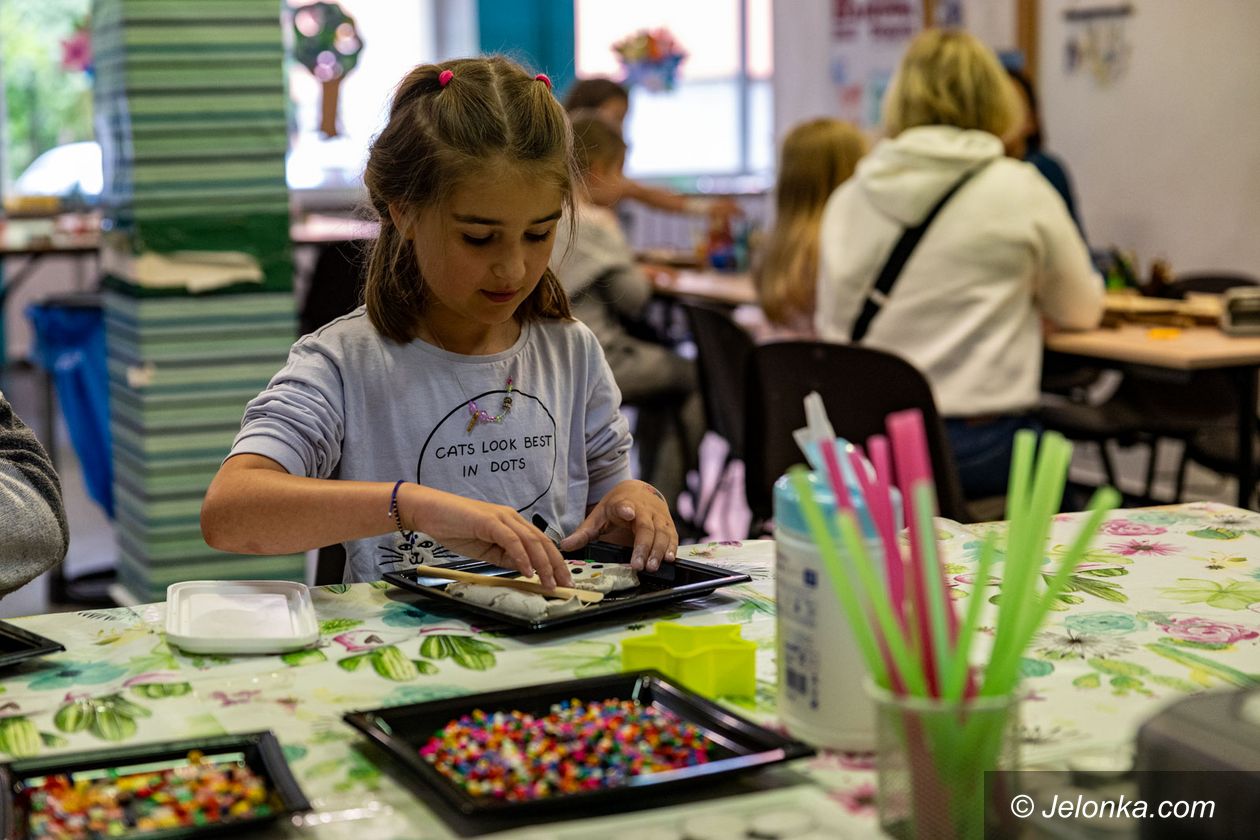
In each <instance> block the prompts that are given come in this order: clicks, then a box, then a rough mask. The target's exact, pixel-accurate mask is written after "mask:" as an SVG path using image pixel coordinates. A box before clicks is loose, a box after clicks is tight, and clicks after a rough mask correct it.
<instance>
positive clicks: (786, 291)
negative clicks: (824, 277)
mask: <svg viewBox="0 0 1260 840" xmlns="http://www.w3.org/2000/svg"><path fill="white" fill-rule="evenodd" d="M865 153H866V140H865V138H863V136H862V133H861V132H860V131H858V129H857V128H856V127H854V126H853V125H851V124H849V123H847V122H842V121H840V120H835V119H829V118H822V119H816V120H810V121H808V122H803V123H800V124H798V125H796V126H795V127H794V128H793V129H792V130H791V131H789V132H788V135H787V137H786V138H785V139H784V141H783V152H782V154H781V156H780V158H779V183H778V185H777V186H776V187H775V199H774V204H775V218H774V228H773V229H772V230H771V231H770V234H769V235H768V236H767V237H766V244H765V251H764V256H763V257H762V259H761V260H760V262H759V264H758V265H757V266H756V267H755V268H754V270H753V283H754V284H755V285H756V287H757V297H758V299H759V301H760V303H761V309H762V311H763V312H764V313H765V318H766V320H767V321H768V322H769V324H768V325H765V326H763V328H762V332H763V333H764V334H762V335H759V336H758V337H759V338H760V339H761V340H767V339H770V338H775V339H797V338H799V339H805V340H808V339H812V338H813V337H814V323H813V322H814V293H815V289H816V287H817V285H818V228H819V225H820V224H821V222H822V212H823V207H824V205H826V203H827V199H828V198H829V197H830V196H831V193H832V192H833V191H834V190H835V188H836V187H838V186H840V185H841V184H842V183H844V182H845V181H846V180H848V178H849V176H850V175H852V174H853V170H854V167H856V166H857V162H858V160H859V159H860V158H861V157H862V155H864V154H865ZM767 327H768V329H767Z"/></svg>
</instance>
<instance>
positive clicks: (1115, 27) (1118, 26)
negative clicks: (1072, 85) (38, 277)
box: [1063, 3, 1133, 86]
mask: <svg viewBox="0 0 1260 840" xmlns="http://www.w3.org/2000/svg"><path fill="white" fill-rule="evenodd" d="M1132 14H1133V7H1132V6H1130V5H1128V4H1127V3H1125V4H1120V5H1110V6H1088V7H1079V8H1074V9H1068V10H1067V11H1065V12H1064V13H1063V17H1064V19H1065V20H1066V21H1067V23H1068V36H1067V42H1066V43H1065V44H1064V53H1063V64H1064V69H1065V70H1066V71H1067V72H1068V73H1069V74H1070V73H1075V72H1077V71H1078V70H1080V69H1082V68H1084V69H1085V70H1087V71H1088V72H1089V74H1090V75H1091V76H1093V77H1094V80H1095V81H1096V82H1097V83H1098V84H1099V85H1103V86H1106V85H1110V84H1112V83H1113V82H1115V81H1117V80H1118V79H1120V78H1121V77H1122V76H1123V75H1124V74H1125V73H1126V72H1127V71H1128V69H1129V58H1130V56H1131V55H1132V53H1133V45H1132V43H1130V41H1129V33H1128V29H1127V26H1126V24H1127V19H1128V18H1129V16H1130V15H1132Z"/></svg>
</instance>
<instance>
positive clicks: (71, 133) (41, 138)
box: [0, 0, 100, 194]
mask: <svg viewBox="0 0 1260 840" xmlns="http://www.w3.org/2000/svg"><path fill="white" fill-rule="evenodd" d="M88 6H89V2H88V0H6V1H5V2H0V32H3V33H4V35H3V37H0V62H3V68H2V69H0V78H2V79H3V83H4V93H3V96H2V97H0V103H3V105H4V113H2V114H0V119H2V120H3V121H4V126H3V130H0V137H2V138H3V142H4V146H3V148H2V149H0V161H2V162H3V167H4V171H3V172H0V181H2V182H3V184H4V186H5V187H6V188H11V187H12V186H13V183H14V181H15V180H17V179H18V178H19V177H20V176H23V175H24V173H25V170H26V169H27V168H28V167H29V166H31V164H32V163H33V162H34V161H35V159H36V158H38V157H39V156H40V155H41V154H43V153H44V152H47V151H48V150H50V149H52V148H54V147H56V146H61V145H63V144H71V143H77V142H78V141H85V140H91V139H92V87H91V80H90V79H89V77H88V74H87V73H85V72H84V71H83V70H81V69H78V67H77V66H71V65H75V61H74V60H73V56H71V58H72V60H71V61H70V65H65V64H64V63H63V59H64V58H66V57H67V55H66V54H65V53H64V52H63V46H62V42H63V41H72V42H73V41H74V40H75V39H74V36H75V32H76V31H77V30H79V29H81V28H82V27H83V26H85V25H86V21H87V14H88ZM71 48H73V44H72V45H71ZM75 148H76V149H78V148H81V147H78V146H76V147H75ZM73 155H74V152H71V153H70V157H73ZM45 160H46V161H47V160H48V159H45ZM58 160H59V161H60V163H61V164H64V163H66V162H67V160H68V158H66V157H64V156H63V157H59V158H58ZM96 160H97V162H96V164H95V165H96V169H97V171H96V173H95V176H96V177H95V183H96V185H97V186H96V191H97V192H99V191H100V186H99V182H100V173H99V170H100V163H99V156H98V158H97V159H96ZM91 163H92V162H91V160H88V161H87V164H88V166H89V168H90V166H91ZM45 165H46V164H41V167H43V166H45ZM53 174H55V173H53ZM89 174H91V173H89ZM87 180H91V179H87ZM63 182H64V183H63ZM22 183H23V186H24V187H26V186H27V185H28V184H29V185H30V188H31V189H36V188H40V189H44V188H47V189H49V190H51V189H54V187H53V186H52V185H50V183H49V178H47V177H44V176H43V175H31V176H28V177H26V179H25V180H23V182H22ZM73 183H75V181H74V179H73V178H71V179H69V180H68V181H67V179H59V181H58V184H57V185H56V186H58V187H60V186H66V187H67V189H69V187H68V186H67V185H68V184H73ZM87 188H88V187H84V188H83V189H87ZM8 192H9V189H5V193H6V194H7V193H8ZM53 194H55V193H53Z"/></svg>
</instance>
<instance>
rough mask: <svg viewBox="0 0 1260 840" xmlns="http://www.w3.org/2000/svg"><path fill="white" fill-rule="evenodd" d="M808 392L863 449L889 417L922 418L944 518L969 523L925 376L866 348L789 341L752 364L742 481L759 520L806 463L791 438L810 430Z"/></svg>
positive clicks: (767, 348) (765, 348) (762, 352)
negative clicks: (793, 469) (914, 413)
mask: <svg viewBox="0 0 1260 840" xmlns="http://www.w3.org/2000/svg"><path fill="white" fill-rule="evenodd" d="M810 391H817V392H818V393H819V394H820V395H821V396H822V399H823V405H824V406H826V408H827V414H828V416H829V417H830V418H831V424H832V426H834V427H835V430H836V434H837V435H839V436H840V437H843V438H845V439H847V440H849V441H851V442H853V443H855V444H861V445H863V446H865V443H866V440H867V438H869V437H870V436H872V435H875V434H884V433H885V428H884V420H885V418H886V417H887V416H888V415H889V414H890V413H892V412H894V411H901V410H903V409H907V408H917V409H919V410H920V411H921V412H923V421H924V426H925V427H926V430H927V437H928V449H929V452H930V454H931V457H932V473H933V475H934V476H935V478H936V495H937V504H938V506H939V508H940V512H941V515H942V516H946V517H949V518H951V519H955V520H958V521H960V522H966V521H968V516H967V512H966V508H965V506H964V501H963V494H962V485H961V484H960V482H959V480H958V471H957V469H956V468H955V466H954V459H953V455H952V454H951V452H950V448H949V440H948V438H947V437H946V435H945V423H944V421H943V420H942V419H941V416H940V414H939V412H937V410H936V401H935V399H934V398H933V396H932V389H931V386H929V385H928V382H927V379H926V378H925V377H924V376H923V374H922V373H920V372H919V370H918V369H917V368H915V367H914V366H913V365H911V364H910V363H909V362H907V361H906V360H904V359H902V358H901V357H899V356H894V355H893V354H891V353H885V352H883V351H881V350H875V349H872V348H869V347H861V346H853V345H848V344H828V343H823V342H816V341H788V342H781V343H775V344H764V345H761V346H760V347H757V349H756V350H755V351H754V352H753V355H752V363H751V364H750V365H749V371H748V390H747V396H748V411H747V418H748V425H747V432H746V435H747V437H746V441H747V446H746V450H747V451H746V455H745V458H744V467H745V471H744V476H745V492H746V495H747V497H748V506H749V507H750V508H751V509H752V512H753V518H754V521H755V522H757V521H759V522H763V523H764V522H766V521H768V520H769V519H770V518H771V516H772V514H773V510H772V508H773V492H774V491H773V488H774V482H775V480H776V479H778V477H779V476H780V475H782V474H783V473H784V472H785V471H786V470H787V468H788V467H790V466H791V465H793V464H799V463H803V462H804V460H805V457H804V455H803V454H802V453H801V451H800V449H798V448H797V446H796V441H795V440H794V439H793V438H792V432H793V431H795V430H796V429H799V428H801V427H802V426H804V425H805V407H804V400H805V396H806V395H807V394H808V393H809V392H810Z"/></svg>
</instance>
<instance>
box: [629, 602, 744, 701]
mask: <svg viewBox="0 0 1260 840" xmlns="http://www.w3.org/2000/svg"><path fill="white" fill-rule="evenodd" d="M621 667H622V669H623V670H626V671H639V670H643V669H646V668H654V669H656V670H657V671H660V672H661V673H662V674H664V675H665V676H667V677H669V678H671V679H673V680H674V681H675V682H678V683H680V684H682V685H683V686H685V687H687V688H689V689H691V690H692V691H694V692H696V693H697V694H701V695H704V696H705V697H708V698H710V699H716V698H718V697H752V696H754V695H755V694H756V690H757V644H756V642H750V641H748V640H747V639H744V638H741V637H740V625H738V624H708V625H686V624H678V623H676V622H672V621H659V622H657V623H656V624H655V625H654V626H653V632H652V633H650V634H648V635H644V636H634V637H632V638H629V639H623V640H622V642H621Z"/></svg>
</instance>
